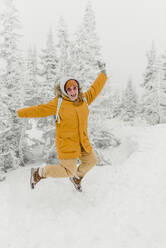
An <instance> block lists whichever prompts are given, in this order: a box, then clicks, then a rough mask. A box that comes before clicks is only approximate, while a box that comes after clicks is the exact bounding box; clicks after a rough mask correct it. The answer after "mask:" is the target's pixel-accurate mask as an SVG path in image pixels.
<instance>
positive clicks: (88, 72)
mask: <svg viewBox="0 0 166 248" xmlns="http://www.w3.org/2000/svg"><path fill="white" fill-rule="evenodd" d="M74 48H75V52H74V58H73V62H74V63H75V68H76V71H77V73H78V78H79V79H80V81H82V82H83V83H84V84H85V82H86V84H85V88H88V87H89V86H90V84H91V83H92V82H93V80H94V79H95V78H96V76H97V74H98V72H99V71H98V66H97V61H99V60H101V52H100V46H99V39H98V36H97V34H96V22H95V15H94V12H93V9H92V6H91V4H90V3H89V4H88V5H87V6H86V9H85V14H84V18H83V22H82V24H81V26H80V28H79V29H78V30H77V32H76V34H75V42H74Z"/></svg>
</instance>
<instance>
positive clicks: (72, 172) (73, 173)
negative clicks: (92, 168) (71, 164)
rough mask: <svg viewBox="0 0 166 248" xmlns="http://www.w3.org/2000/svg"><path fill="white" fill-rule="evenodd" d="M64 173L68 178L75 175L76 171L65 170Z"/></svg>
mask: <svg viewBox="0 0 166 248" xmlns="http://www.w3.org/2000/svg"><path fill="white" fill-rule="evenodd" d="M65 169H66V168H65ZM66 173H67V175H68V177H73V176H74V175H75V174H76V170H69V169H66Z"/></svg>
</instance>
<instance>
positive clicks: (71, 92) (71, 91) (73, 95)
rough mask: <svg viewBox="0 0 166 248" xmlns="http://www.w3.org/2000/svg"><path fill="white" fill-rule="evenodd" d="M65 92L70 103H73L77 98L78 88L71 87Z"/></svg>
mask: <svg viewBox="0 0 166 248" xmlns="http://www.w3.org/2000/svg"><path fill="white" fill-rule="evenodd" d="M66 92H67V94H68V96H69V97H70V99H71V100H72V101H75V100H76V99H77V97H78V86H76V85H71V86H70V87H68V88H67V89H66Z"/></svg>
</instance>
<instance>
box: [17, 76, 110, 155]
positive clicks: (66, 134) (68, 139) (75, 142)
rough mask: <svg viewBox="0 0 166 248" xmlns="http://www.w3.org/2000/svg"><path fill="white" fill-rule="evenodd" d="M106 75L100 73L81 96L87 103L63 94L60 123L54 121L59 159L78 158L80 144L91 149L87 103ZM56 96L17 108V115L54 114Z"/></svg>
mask: <svg viewBox="0 0 166 248" xmlns="http://www.w3.org/2000/svg"><path fill="white" fill-rule="evenodd" d="M106 80H107V76H106V75H105V74H104V73H102V72H101V73H100V74H99V76H98V77H97V79H96V80H95V81H94V83H93V84H92V85H91V87H90V88H89V90H88V91H86V92H85V93H84V94H83V96H84V97H85V98H86V99H87V103H86V102H85V101H82V103H81V104H79V105H76V104H75V103H74V102H73V101H72V100H70V99H69V98H68V97H67V96H64V95H63V101H62V104H61V107H60V110H59V117H60V124H58V122H56V149H57V153H58V158H59V159H70V158H79V156H80V153H81V145H82V146H83V148H84V149H85V151H86V152H88V153H89V152H91V151H92V146H91V144H90V142H89V138H88V133H87V124H88V115H89V109H88V105H90V104H91V103H92V101H93V100H94V99H95V98H96V97H97V95H98V94H99V93H100V91H101V90H102V88H103V86H104V84H105V82H106ZM57 103H58V97H55V98H54V99H53V100H52V101H50V102H48V103H47V104H40V105H37V106H32V107H28V108H23V109H19V110H18V112H17V113H18V116H19V117H21V118H33V117H38V118H40V117H47V116H49V115H56V110H57Z"/></svg>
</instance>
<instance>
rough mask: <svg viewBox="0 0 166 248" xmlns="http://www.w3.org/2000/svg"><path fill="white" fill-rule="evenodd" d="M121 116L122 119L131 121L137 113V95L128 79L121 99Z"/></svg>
mask: <svg viewBox="0 0 166 248" xmlns="http://www.w3.org/2000/svg"><path fill="white" fill-rule="evenodd" d="M121 107H122V112H121V118H122V119H123V120H124V121H133V120H134V118H135V117H136V115H137V113H138V96H137V94H136V91H135V89H134V87H133V83H132V80H131V79H129V80H128V83H127V86H126V89H125V91H124V94H123V97H122V101H121Z"/></svg>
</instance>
